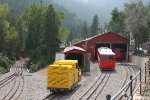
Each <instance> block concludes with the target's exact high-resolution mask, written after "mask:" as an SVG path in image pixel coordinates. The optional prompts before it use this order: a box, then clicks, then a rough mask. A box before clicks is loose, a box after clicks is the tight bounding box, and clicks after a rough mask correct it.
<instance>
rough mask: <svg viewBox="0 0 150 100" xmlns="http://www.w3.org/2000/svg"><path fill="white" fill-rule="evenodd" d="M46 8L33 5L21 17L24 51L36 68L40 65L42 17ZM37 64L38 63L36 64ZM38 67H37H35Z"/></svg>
mask: <svg viewBox="0 0 150 100" xmlns="http://www.w3.org/2000/svg"><path fill="white" fill-rule="evenodd" d="M46 10H47V6H45V5H44V4H42V3H33V4H32V5H31V6H30V7H29V8H28V9H27V10H26V11H25V13H24V14H23V15H22V18H21V20H22V25H23V32H25V33H26V35H25V37H26V39H25V40H26V41H25V51H26V52H27V53H28V55H29V57H30V59H31V60H32V63H34V64H36V68H38V69H39V66H40V67H43V66H42V65H41V61H40V60H41V56H42V46H43V45H44V44H43V43H42V40H43V37H42V36H43V35H42V33H43V30H44V26H43V23H44V15H45V13H46ZM38 62H39V63H38ZM37 66H38V67H37Z"/></svg>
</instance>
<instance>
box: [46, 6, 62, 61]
mask: <svg viewBox="0 0 150 100" xmlns="http://www.w3.org/2000/svg"><path fill="white" fill-rule="evenodd" d="M59 26H60V21H59V19H58V18H57V16H56V12H55V10H54V8H53V6H52V5H49V7H48V9H47V11H46V14H45V17H44V34H43V35H44V42H45V44H46V46H45V48H44V51H45V56H46V58H47V63H50V61H52V60H54V57H55V52H56V51H58V49H59V44H60V40H59V38H58V36H59Z"/></svg>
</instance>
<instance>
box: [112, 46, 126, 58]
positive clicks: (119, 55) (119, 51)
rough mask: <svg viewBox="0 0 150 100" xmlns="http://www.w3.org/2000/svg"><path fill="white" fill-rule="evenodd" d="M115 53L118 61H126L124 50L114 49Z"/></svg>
mask: <svg viewBox="0 0 150 100" xmlns="http://www.w3.org/2000/svg"><path fill="white" fill-rule="evenodd" d="M114 53H115V59H116V60H124V59H125V54H124V49H123V48H114Z"/></svg>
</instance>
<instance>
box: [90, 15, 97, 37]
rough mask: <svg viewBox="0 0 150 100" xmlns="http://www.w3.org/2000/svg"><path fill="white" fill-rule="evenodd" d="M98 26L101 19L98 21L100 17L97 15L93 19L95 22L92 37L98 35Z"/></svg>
mask: <svg viewBox="0 0 150 100" xmlns="http://www.w3.org/2000/svg"><path fill="white" fill-rule="evenodd" d="M98 26H99V19H98V16H97V15H95V16H94V17H93V22H92V25H91V35H90V36H94V35H96V34H97V33H98Z"/></svg>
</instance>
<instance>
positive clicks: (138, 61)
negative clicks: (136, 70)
mask: <svg viewBox="0 0 150 100" xmlns="http://www.w3.org/2000/svg"><path fill="white" fill-rule="evenodd" d="M129 61H130V62H132V63H133V64H135V65H137V66H138V67H140V68H142V67H144V66H145V63H147V62H148V59H147V57H142V56H135V55H130V56H129Z"/></svg>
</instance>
